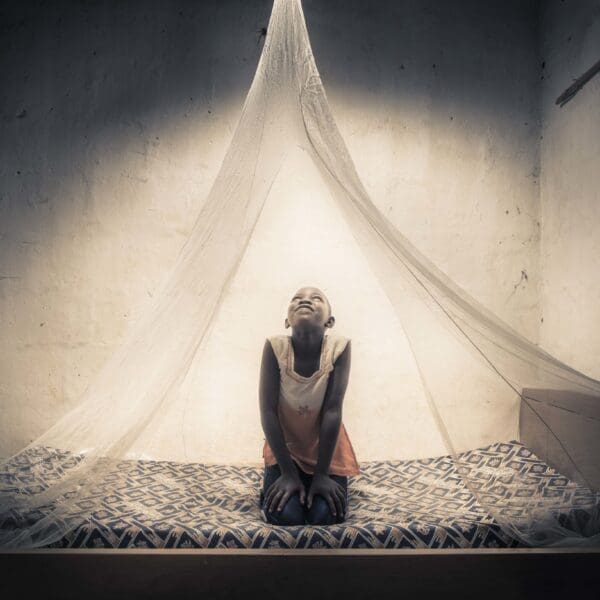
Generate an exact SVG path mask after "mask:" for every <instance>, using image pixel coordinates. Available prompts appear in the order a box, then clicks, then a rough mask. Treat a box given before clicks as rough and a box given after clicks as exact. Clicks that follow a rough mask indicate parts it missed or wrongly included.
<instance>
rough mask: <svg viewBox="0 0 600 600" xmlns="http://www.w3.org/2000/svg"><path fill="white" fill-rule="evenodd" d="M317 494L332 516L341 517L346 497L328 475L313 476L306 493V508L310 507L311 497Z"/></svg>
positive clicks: (338, 485) (342, 490)
mask: <svg viewBox="0 0 600 600" xmlns="http://www.w3.org/2000/svg"><path fill="white" fill-rule="evenodd" d="M317 494H320V495H321V496H323V498H325V500H326V501H327V504H329V508H330V510H331V512H332V513H333V514H334V515H336V516H337V515H338V514H340V515H343V514H344V513H345V511H346V497H345V495H344V488H343V487H342V486H341V485H340V484H339V483H338V482H337V481H334V480H333V479H331V477H329V475H318V474H315V475H313V479H312V482H311V484H310V490H309V491H308V505H307V508H310V507H311V505H312V501H313V497H314V496H316V495H317Z"/></svg>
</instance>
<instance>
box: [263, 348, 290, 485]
mask: <svg viewBox="0 0 600 600" xmlns="http://www.w3.org/2000/svg"><path fill="white" fill-rule="evenodd" d="M279 384H280V382H279V366H278V365H277V358H276V357H275V353H274V352H273V348H272V347H271V342H269V340H265V345H264V348H263V355H262V363H261V367H260V386H259V392H258V395H259V401H260V420H261V423H262V428H263V431H264V432H265V436H266V438H267V442H268V444H269V446H270V447H271V450H273V454H274V455H275V458H276V459H277V464H278V465H279V468H280V469H281V473H282V475H289V476H294V477H295V476H297V475H298V471H297V469H296V466H295V465H294V462H293V461H292V458H291V456H290V452H289V450H288V448H287V446H286V443H285V438H284V437H283V431H282V429H281V424H280V423H279V417H278V415H277V406H278V404H279Z"/></svg>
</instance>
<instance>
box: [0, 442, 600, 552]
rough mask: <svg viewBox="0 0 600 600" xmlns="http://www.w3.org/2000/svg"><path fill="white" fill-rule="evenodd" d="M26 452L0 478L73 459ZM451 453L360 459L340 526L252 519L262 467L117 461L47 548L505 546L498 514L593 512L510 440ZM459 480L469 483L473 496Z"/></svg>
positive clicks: (580, 495)
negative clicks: (474, 487) (74, 521)
mask: <svg viewBox="0 0 600 600" xmlns="http://www.w3.org/2000/svg"><path fill="white" fill-rule="evenodd" d="M35 452H36V457H35V458H36V460H35V461H33V460H32V461H31V463H29V462H28V460H27V459H26V458H23V457H21V459H20V460H19V461H18V462H17V463H11V464H10V465H9V467H8V468H7V469H5V470H4V472H2V473H0V478H2V480H3V482H4V483H5V484H6V483H9V484H10V483H12V484H16V483H17V482H18V483H19V487H22V486H23V485H25V486H29V487H28V489H34V488H35V487H36V486H40V485H41V486H42V487H44V486H45V485H47V481H49V480H50V479H51V478H52V477H53V476H56V475H55V473H56V470H57V468H59V467H58V465H60V468H61V469H62V468H65V465H66V463H68V462H69V461H70V463H71V464H76V462H77V457H76V456H73V455H68V454H67V453H64V452H63V453H61V452H59V451H56V450H51V449H48V448H44V449H36V450H35ZM40 453H42V454H44V456H43V457H42V458H43V460H40ZM32 458H33V457H32ZM459 459H460V460H459V462H458V463H457V462H456V461H455V460H453V459H452V457H450V456H441V457H435V458H427V459H419V460H404V461H372V462H362V463H361V464H360V466H361V470H362V473H361V474H360V475H359V476H357V477H350V478H349V485H348V509H347V518H346V521H345V522H344V523H341V524H337V525H328V526H314V525H311V526H309V525H304V526H294V527H291V526H288V527H281V526H275V525H270V524H268V523H266V522H265V521H264V518H263V516H262V513H261V510H260V505H259V496H260V490H261V487H262V477H263V470H262V468H259V467H252V466H239V465H238V466H235V465H205V464H201V463H176V462H166V461H150V460H139V461H133V460H123V461H120V462H118V463H116V464H115V465H114V467H113V468H111V470H110V472H109V474H108V475H107V476H106V479H105V482H104V484H103V485H98V486H96V487H94V488H93V490H91V491H90V494H91V495H88V497H84V498H80V499H78V500H76V502H77V503H78V507H79V509H80V514H81V515H82V518H81V523H80V524H79V525H78V526H77V527H76V528H74V529H73V530H72V531H71V532H70V533H68V534H67V535H65V537H64V538H63V539H61V540H60V541H59V542H56V543H55V544H53V546H54V547H75V548H81V547H85V548H97V547H106V548H131V547H149V548H477V547H515V546H519V545H520V544H519V542H518V541H517V540H516V539H515V538H513V537H512V536H511V535H510V533H509V531H507V530H506V529H505V528H503V527H502V525H501V523H502V516H503V515H506V516H508V517H510V519H511V520H513V521H514V520H517V521H518V520H519V519H520V518H523V519H525V518H527V511H528V510H530V509H531V507H532V506H534V505H535V506H536V507H537V510H538V511H542V512H541V513H539V512H538V513H536V514H542V516H543V514H546V513H552V514H554V515H558V516H559V518H560V519H561V520H562V522H563V523H564V524H566V525H568V523H569V521H570V520H576V521H577V522H581V520H582V519H586V518H593V515H594V514H596V515H597V512H598V510H599V507H600V493H599V492H596V491H593V490H589V489H587V488H584V487H582V486H579V485H577V484H576V483H574V482H572V481H569V480H568V479H567V478H566V477H564V476H562V475H561V474H560V473H557V472H556V471H555V470H553V469H552V468H551V467H549V466H548V465H547V464H545V463H544V462H543V461H541V460H540V459H539V458H538V457H537V456H535V455H534V454H533V452H531V451H530V450H529V449H528V448H527V447H525V446H523V445H522V444H520V443H518V442H515V441H511V442H499V443H496V444H492V445H490V446H487V447H485V448H479V449H476V450H471V451H469V452H465V453H463V454H461V455H460V456H459ZM34 462H35V467H32V466H31V465H32V464H34ZM67 467H68V465H67ZM462 475H468V480H471V481H473V480H476V481H477V484H478V492H477V496H475V495H474V494H473V493H472V492H471V491H470V489H469V488H468V487H467V486H466V485H465V483H464V480H465V478H464V477H462ZM15 487H16V486H15ZM478 498H479V500H478ZM480 500H483V502H484V503H485V506H486V507H488V509H491V512H492V513H493V514H494V515H496V517H497V518H494V516H492V514H490V511H488V510H486V509H485V508H484V507H483V506H482V504H481V503H480ZM90 506H93V507H94V508H93V509H92V510H91V511H90V508H89V507H90ZM90 512H91V514H90ZM43 514H44V510H43V508H42V509H39V510H37V511H35V512H34V513H30V514H27V515H15V514H13V515H12V516H11V517H10V518H8V519H7V518H6V517H5V518H4V519H3V524H2V526H3V527H10V526H11V522H12V526H14V523H15V520H22V519H27V520H28V521H31V520H35V519H37V518H40V517H41V516H43Z"/></svg>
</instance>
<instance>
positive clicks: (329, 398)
mask: <svg viewBox="0 0 600 600" xmlns="http://www.w3.org/2000/svg"><path fill="white" fill-rule="evenodd" d="M349 377H350V340H348V343H347V344H346V347H345V348H344V351H343V352H342V353H341V354H340V355H339V357H338V359H337V360H336V361H335V365H334V368H333V371H332V373H331V375H330V376H329V381H328V383H327V390H326V392H325V398H324V400H323V414H322V418H321V429H320V433H319V457H318V459H317V466H316V468H315V475H317V474H318V475H329V465H330V463H331V458H332V457H333V451H334V450H335V445H336V443H337V438H338V435H339V432H340V425H341V423H342V404H343V403H344V395H345V394H346V388H347V387H348V379H349Z"/></svg>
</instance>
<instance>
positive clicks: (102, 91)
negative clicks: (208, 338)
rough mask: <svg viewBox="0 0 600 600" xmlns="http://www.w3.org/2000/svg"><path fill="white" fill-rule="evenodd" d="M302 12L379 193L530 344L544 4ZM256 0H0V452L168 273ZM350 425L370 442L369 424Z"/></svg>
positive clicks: (74, 389) (201, 184) (245, 73)
mask: <svg viewBox="0 0 600 600" xmlns="http://www.w3.org/2000/svg"><path fill="white" fill-rule="evenodd" d="M304 9H305V14H306V19H307V24H308V29H309V33H310V36H311V40H312V43H313V50H314V53H315V56H316V60H317V64H318V66H319V68H320V71H321V75H322V78H323V81H324V84H325V86H326V89H327V92H328V98H329V100H330V103H331V107H332V111H333V114H334V116H335V118H336V119H337V122H338V125H339V128H340V130H341V132H342V135H343V136H344V138H345V140H346V142H347V144H348V147H349V149H350V152H351V154H352V155H353V157H354V160H355V163H356V166H357V170H358V172H359V174H360V176H361V177H362V179H363V182H364V184H365V187H366V188H367V190H368V191H369V192H370V193H371V195H372V198H373V200H374V202H375V203H376V204H377V205H378V207H379V208H380V209H381V210H382V211H383V212H384V213H385V214H386V215H387V216H388V217H389V218H390V219H391V220H392V221H393V222H394V223H395V224H396V225H397V226H398V227H399V228H400V229H401V230H402V231H403V232H404V233H405V234H406V235H407V236H408V237H409V239H410V240H411V241H413V242H414V243H415V244H416V245H417V246H418V247H419V248H420V249H421V251H422V252H423V253H425V254H426V255H427V256H428V257H429V258H431V259H432V260H433V261H434V262H436V263H437V264H438V266H439V267H440V268H442V269H443V270H444V271H445V272H446V273H447V274H448V275H449V276H451V277H452V278H454V279H455V280H456V281H457V282H458V283H459V284H460V285H462V286H463V287H464V288H465V289H466V290H467V291H469V292H470V293H471V294H472V295H473V296H475V298H477V299H478V300H480V301H481V302H483V303H484V304H486V305H488V306H489V307H490V308H491V309H492V310H494V311H495V312H496V313H497V314H498V315H499V316H501V317H502V318H504V319H505V320H506V321H508V322H509V323H510V324H511V325H513V326H514V327H517V328H518V329H519V330H521V331H522V332H523V333H524V334H525V335H527V336H528V337H530V338H531V339H533V340H534V341H537V339H538V334H539V325H540V318H541V317H540V315H541V296H540V290H539V285H540V281H541V276H540V263H539V257H540V188H539V176H540V156H539V138H540V135H541V133H540V122H539V116H540V113H539V102H540V81H541V80H540V75H541V61H540V57H539V48H538V12H537V3H536V2H533V1H531V2H522V1H517V0H514V1H509V2H506V1H502V2H501V1H498V2H486V3H482V2H478V1H475V0H464V1H461V2H453V3H444V2H434V1H433V0H432V1H431V2H422V1H419V2H417V1H416V0H413V1H402V2H397V1H394V2H392V1H390V2H378V3H370V2H363V1H359V0H352V1H347V0H345V1H344V2H342V1H340V0H331V1H327V2H323V1H316V0H306V1H305V2H304ZM269 11H270V2H266V1H264V2H263V1H256V2H252V3H248V2H243V1H241V0H240V1H229V2H222V1H218V2H217V1H213V2H203V3H190V2H175V1H174V2H169V3H165V2H148V3H142V4H140V3H123V2H110V1H103V2H98V3H94V4H90V5H81V4H79V3H75V2H72V3H66V2H63V3H52V4H51V5H48V4H47V3H41V2H40V3H39V4H35V3H28V4H27V5H22V3H18V2H14V3H12V4H10V3H9V4H6V3H5V5H4V8H3V9H2V19H1V21H2V28H3V30H2V35H1V36H0V45H1V47H0V61H1V63H0V72H1V77H2V81H3V85H2V95H1V102H2V106H1V111H2V112H1V114H2V121H1V127H2V135H1V136H0V168H1V169H2V188H1V191H0V261H1V262H0V265H1V269H0V327H1V334H0V357H1V365H2V366H1V376H0V410H1V414H0V428H1V429H0V443H1V447H0V454H4V455H6V454H9V453H11V452H13V451H15V450H16V449H18V448H19V447H21V446H22V445H23V444H25V443H27V442H29V441H31V440H32V439H34V438H35V437H36V436H37V435H39V434H40V433H41V432H43V431H44V430H45V429H46V428H47V427H48V426H49V425H51V424H52V423H53V422H54V421H55V420H56V419H58V418H59V417H60V416H61V415H62V414H64V413H65V412H66V411H67V410H68V409H69V408H70V407H72V406H74V405H75V404H76V403H77V401H78V398H79V397H80V396H81V394H82V393H83V392H84V391H85V389H86V386H87V385H88V384H89V382H90V381H91V378H92V376H93V374H94V373H95V372H97V370H98V369H99V368H100V366H101V365H102V364H103V362H104V361H105V360H106V358H107V357H108V356H109V355H110V352H111V350H112V349H113V348H114V347H115V346H116V344H118V342H119V340H120V339H121V338H122V336H123V334H124V332H125V330H126V328H127V327H129V326H132V324H134V323H135V320H136V317H137V316H138V315H139V314H140V310H141V308H142V306H143V303H144V300H145V299H146V298H149V297H151V296H152V294H153V293H154V292H155V291H156V289H157V287H158V286H159V284H160V282H161V280H162V279H163V277H164V276H165V275H166V273H167V272H168V269H169V267H170V265H171V264H172V262H173V261H174V259H175V257H176V255H177V252H178V250H179V248H180V247H181V245H182V243H183V241H184V240H185V238H186V235H187V233H188V232H189V230H190V228H191V226H192V224H193V221H194V215H195V214H197V211H198V210H199V208H200V207H201V205H202V201H203V198H204V197H205V194H206V193H207V191H208V190H209V188H210V185H211V183H212V181H213V179H214V177H215V175H216V173H217V170H218V168H219V165H220V161H221V158H222V157H223V155H224V152H225V150H226V148H227V144H228V142H229V140H230V138H231V136H232V134H233V131H234V128H235V125H236V123H237V120H238V118H239V115H240V112H241V106H242V102H243V99H244V95H245V92H246V90H247V89H248V87H249V85H250V82H251V80H252V76H253V73H254V70H255V67H256V64H257V61H258V57H259V54H260V49H261V44H262V39H261V34H260V29H261V28H262V27H263V26H265V25H266V24H267V21H268V15H269ZM590 139H591V138H590ZM590 177H591V176H590ZM585 202H589V200H585ZM559 276H560V273H559V272H557V274H556V277H559ZM544 281H545V282H546V281H547V277H546V276H545V279H544ZM546 290H547V292H546V293H547V294H548V293H549V291H548V290H550V288H549V287H548V286H547V287H546ZM291 291H292V290H290V292H291ZM586 302H590V301H589V300H586ZM546 314H548V312H547V313H546ZM281 320H283V315H282V319H281ZM544 323H546V320H545V321H544ZM340 325H341V323H340ZM559 327H560V325H557V329H556V331H558V328H559ZM340 332H342V330H341V329H340ZM281 333H283V331H282V332H281ZM559 337H560V335H558V334H557V333H555V334H554V338H555V339H556V338H559ZM548 339H550V337H548ZM552 343H554V342H552ZM258 351H259V350H258V349H257V352H258ZM389 351H391V349H388V352H389ZM245 401H247V400H245ZM252 401H253V402H254V401H255V400H252ZM407 410H408V409H407ZM422 411H427V408H426V407H425V405H423V407H422ZM413 416H414V415H413ZM256 417H257V420H258V413H257V414H256ZM378 418H380V417H378ZM419 418H421V419H424V420H428V419H429V418H430V417H429V416H427V415H425V412H423V413H422V414H421V416H420V417H419V416H418V415H416V416H415V421H414V422H418V420H419ZM492 419H493V415H492ZM414 422H413V424H412V426H413V427H414ZM428 422H429V421H428ZM364 431H367V432H371V434H372V436H373V437H375V436H376V434H377V423H376V422H373V423H365V424H364ZM356 435H357V436H358V434H356ZM354 439H356V438H354ZM406 439H407V440H410V435H409V436H407V438H406ZM428 439H432V438H431V436H428V435H427V429H425V430H424V432H421V438H420V442H419V452H418V454H419V455H424V456H426V455H428V454H435V453H438V452H439V449H440V447H439V440H437V439H436V440H434V441H432V442H431V445H429V446H428V443H429V442H428V441H427V440H428ZM406 443H407V444H408V443H409V442H408V441H407V442H406ZM365 444H366V440H365V443H364V444H361V447H365ZM406 450H407V451H408V450H409V446H407V447H406Z"/></svg>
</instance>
